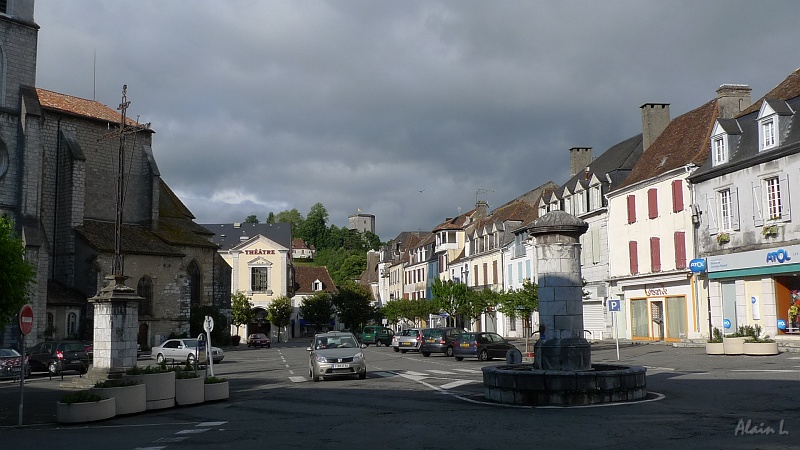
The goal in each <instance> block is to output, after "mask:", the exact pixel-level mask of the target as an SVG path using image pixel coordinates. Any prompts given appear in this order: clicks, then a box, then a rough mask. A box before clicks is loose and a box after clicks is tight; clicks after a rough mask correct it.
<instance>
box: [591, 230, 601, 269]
mask: <svg viewBox="0 0 800 450" xmlns="http://www.w3.org/2000/svg"><path fill="white" fill-rule="evenodd" d="M600 244H601V242H600V229H599V228H595V229H594V230H592V262H593V263H594V264H598V263H600Z"/></svg>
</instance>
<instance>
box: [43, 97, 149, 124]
mask: <svg viewBox="0 0 800 450" xmlns="http://www.w3.org/2000/svg"><path fill="white" fill-rule="evenodd" d="M36 95H37V97H38V98H39V104H40V105H41V106H42V108H43V109H49V110H53V111H58V112H60V113H64V114H69V115H73V116H78V117H82V118H86V119H92V120H97V121H102V122H111V123H117V124H118V123H119V121H120V119H121V115H120V113H119V112H117V111H116V110H114V109H111V108H109V107H108V106H106V105H104V104H102V103H100V102H97V101H94V100H87V99H85V98H79V97H73V96H71V95H66V94H59V93H58V92H53V91H48V90H46V89H41V88H36ZM126 124H127V125H136V121H135V120H133V119H131V118H130V117H126Z"/></svg>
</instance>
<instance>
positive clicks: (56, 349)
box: [26, 341, 89, 375]
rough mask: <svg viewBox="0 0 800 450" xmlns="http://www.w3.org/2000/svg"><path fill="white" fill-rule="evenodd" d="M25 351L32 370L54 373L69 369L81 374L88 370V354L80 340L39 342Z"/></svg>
mask: <svg viewBox="0 0 800 450" xmlns="http://www.w3.org/2000/svg"><path fill="white" fill-rule="evenodd" d="M26 353H27V354H28V361H29V362H30V365H31V371H32V372H50V374H51V375H56V374H59V373H61V372H64V371H69V370H74V371H76V372H80V373H82V374H83V373H86V372H87V371H88V370H89V356H88V354H87V353H86V349H85V346H84V345H83V342H80V341H45V342H40V343H38V344H36V345H34V346H33V347H31V349H30V350H28V351H26Z"/></svg>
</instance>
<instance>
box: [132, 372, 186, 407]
mask: <svg viewBox="0 0 800 450" xmlns="http://www.w3.org/2000/svg"><path fill="white" fill-rule="evenodd" d="M123 378H130V379H133V380H136V381H137V382H138V383H140V384H144V385H145V386H146V389H147V406H146V409H147V410H151V409H164V408H172V407H173V406H175V372H171V371H170V372H164V373H147V374H140V375H123Z"/></svg>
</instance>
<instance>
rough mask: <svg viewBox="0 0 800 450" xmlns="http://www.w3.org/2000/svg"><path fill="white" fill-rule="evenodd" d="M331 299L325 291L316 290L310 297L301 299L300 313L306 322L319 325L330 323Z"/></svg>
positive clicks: (331, 313) (331, 315)
mask: <svg viewBox="0 0 800 450" xmlns="http://www.w3.org/2000/svg"><path fill="white" fill-rule="evenodd" d="M334 312H335V311H334V308H333V301H332V300H331V295H330V294H328V293H327V292H317V293H316V294H314V295H312V296H311V297H308V298H305V299H303V303H302V304H301V305H300V315H301V316H302V317H303V319H305V321H306V322H308V323H310V324H312V325H316V326H320V325H327V324H328V323H330V321H331V319H332V318H333V314H334Z"/></svg>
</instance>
